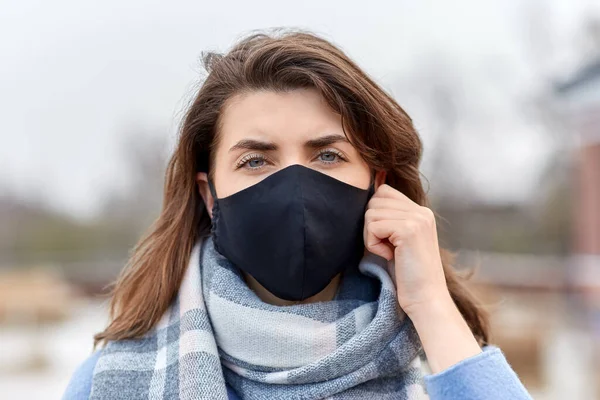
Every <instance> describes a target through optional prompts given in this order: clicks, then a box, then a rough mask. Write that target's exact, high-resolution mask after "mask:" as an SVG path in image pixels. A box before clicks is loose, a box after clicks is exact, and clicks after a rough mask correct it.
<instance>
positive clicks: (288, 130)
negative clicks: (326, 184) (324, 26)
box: [197, 89, 380, 212]
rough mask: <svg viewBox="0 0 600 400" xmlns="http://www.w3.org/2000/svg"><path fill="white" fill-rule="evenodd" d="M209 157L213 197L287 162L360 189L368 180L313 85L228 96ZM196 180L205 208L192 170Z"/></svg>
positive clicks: (201, 177)
mask: <svg viewBox="0 0 600 400" xmlns="http://www.w3.org/2000/svg"><path fill="white" fill-rule="evenodd" d="M214 159H215V162H214V165H213V168H214V178H213V179H214V185H215V189H216V192H217V197H218V198H223V197H227V196H230V195H232V194H234V193H236V192H239V191H240V190H242V189H245V188H247V187H249V186H252V185H254V184H256V183H258V182H260V181H261V180H263V179H264V178H266V177H267V176H269V175H270V174H272V173H274V172H277V171H279V170H281V169H283V168H286V167H288V166H290V165H293V164H300V165H303V166H305V167H309V168H312V169H314V170H316V171H319V172H322V173H324V174H327V175H329V176H331V177H333V178H335V179H338V180H340V181H343V182H345V183H348V184H350V185H353V186H356V187H358V188H361V189H367V188H368V187H369V183H370V170H369V166H368V165H367V163H366V162H365V161H364V160H363V159H362V158H361V156H360V154H359V153H358V151H357V150H356V149H355V148H354V147H353V146H352V145H351V144H350V142H348V140H347V139H346V137H345V135H344V131H343V129H342V121H341V116H340V115H338V114H336V113H335V112H333V111H332V110H331V108H329V106H328V105H327V104H326V103H325V100H324V99H323V98H322V97H321V96H320V94H319V93H318V92H317V91H316V90H314V89H299V90H293V91H289V92H283V93H282V92H272V91H256V92H250V93H243V94H240V95H236V96H234V97H232V98H231V99H229V100H228V101H227V103H226V104H225V107H224V109H223V113H222V115H221V126H220V129H219V140H218V144H217V147H216V150H215V154H214ZM378 178H380V177H378ZM378 180H379V179H378ZM197 181H198V184H199V189H200V192H201V194H202V197H203V198H204V200H205V204H206V206H207V209H208V210H209V212H211V211H212V206H213V199H212V196H211V195H210V191H209V190H208V186H207V177H206V174H205V173H198V176H197Z"/></svg>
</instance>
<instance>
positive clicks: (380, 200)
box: [367, 196, 414, 211]
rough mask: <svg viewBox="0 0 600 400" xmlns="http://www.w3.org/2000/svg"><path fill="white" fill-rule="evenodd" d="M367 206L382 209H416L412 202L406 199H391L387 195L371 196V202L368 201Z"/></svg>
mask: <svg viewBox="0 0 600 400" xmlns="http://www.w3.org/2000/svg"><path fill="white" fill-rule="evenodd" d="M367 208H368V209H369V208H381V209H390V210H405V211H410V210H414V209H413V208H412V207H411V205H410V204H407V203H406V202H404V201H399V200H398V199H390V198H386V197H375V196H373V197H371V199H370V200H369V202H368V203H367Z"/></svg>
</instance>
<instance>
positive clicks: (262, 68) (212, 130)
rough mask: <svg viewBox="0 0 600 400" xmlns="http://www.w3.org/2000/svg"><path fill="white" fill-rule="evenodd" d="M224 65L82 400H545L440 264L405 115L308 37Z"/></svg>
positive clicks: (78, 385)
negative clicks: (492, 341)
mask: <svg viewBox="0 0 600 400" xmlns="http://www.w3.org/2000/svg"><path fill="white" fill-rule="evenodd" d="M205 64H206V68H207V71H208V72H209V74H208V76H207V78H206V80H205V82H204V83H203V85H202V87H201V88H200V90H199V92H198V94H197V96H196V98H195V100H194V101H193V103H192V104H191V107H190V108H189V110H188V113H187V115H186V118H185V121H184V124H183V126H182V131H181V135H180V138H179V143H178V146H177V149H176V151H175V153H174V155H173V156H172V158H171V160H170V162H169V165H168V168H167V174H166V184H165V196H164V205H163V209H162V212H161V214H160V216H159V218H158V219H157V221H156V222H155V224H154V225H153V226H152V228H151V230H150V231H149V233H148V234H147V235H146V236H145V237H144V238H143V239H142V240H141V241H140V243H139V244H138V245H137V246H136V248H135V250H134V252H133V254H132V256H131V259H130V261H129V263H128V265H127V266H126V268H125V269H124V271H123V273H122V274H121V276H120V278H119V279H118V281H117V283H116V286H115V288H114V291H113V297H112V302H111V322H110V324H109V325H108V327H107V328H106V329H105V330H104V331H103V332H101V333H99V334H97V335H96V336H95V346H96V345H97V344H98V343H104V344H105V346H104V347H103V348H102V349H101V350H98V351H96V352H95V353H94V354H92V355H91V356H90V357H89V358H88V359H87V360H86V361H85V362H84V363H83V364H82V365H81V366H80V368H79V369H78V370H77V371H76V373H75V375H74V376H73V378H72V380H71V383H70V385H69V387H68V388H67V391H66V393H65V396H64V398H65V399H82V398H88V397H90V398H93V399H115V398H123V399H133V398H185V399H192V398H195V399H197V398H202V399H238V398H239V399H323V398H335V399H355V398H367V397H369V398H374V399H392V398H393V399H404V398H406V399H415V398H420V397H421V396H422V395H423V393H424V391H426V392H427V393H428V395H429V397H430V399H433V400H443V399H509V398H510V399H528V398H530V397H529V395H528V394H527V392H526V390H525V389H524V387H523V386H522V384H521V383H520V381H519V379H518V377H517V376H516V374H515V373H514V372H513V371H512V369H511V368H510V366H509V365H508V363H507V362H506V360H505V358H504V356H503V354H502V352H501V351H500V350H499V349H498V348H496V347H493V346H489V345H487V342H488V328H487V321H486V317H485V315H484V314H483V313H482V311H481V309H480V308H479V307H478V305H477V304H476V302H475V300H474V299H473V297H472V296H471V295H470V294H469V293H468V291H467V290H466V288H465V286H464V284H463V283H462V282H461V281H460V280H459V278H458V277H457V275H456V274H455V272H454V271H453V269H452V266H451V254H450V253H449V252H447V251H445V250H443V249H440V248H439V245H438V240H437V232H436V225H435V218H434V214H433V212H432V211H431V210H430V209H429V208H427V198H426V195H425V192H424V190H423V187H422V185H421V181H420V175H419V170H418V166H419V162H420V158H421V153H422V146H421V141H420V139H419V136H418V134H417V132H416V131H415V128H414V127H413V125H412V122H411V119H410V118H409V117H408V115H406V113H405V112H404V111H403V110H402V108H401V107H400V106H399V105H398V104H397V103H396V102H395V101H394V100H393V99H392V98H391V97H390V96H389V95H387V94H386V93H385V92H384V91H383V90H382V89H381V88H380V87H379V86H377V85H376V84H375V83H374V82H373V81H372V80H371V79H370V78H369V77H368V76H367V75H366V74H365V73H364V72H362V71H361V70H360V69H359V68H358V67H357V66H356V64H354V63H353V62H352V61H351V60H349V59H348V57H347V56H346V55H345V54H344V53H342V52H341V51H340V50H339V49H337V48H336V47H334V46H333V45H332V44H330V43H328V42H327V41H325V40H323V39H321V38H319V37H316V36H314V35H312V34H308V33H302V32H288V33H284V34H280V35H279V36H273V37H272V36H267V35H262V34H261V35H254V36H251V37H249V38H247V39H245V40H242V41H241V42H240V43H238V44H237V45H236V46H235V47H234V48H233V49H232V50H231V51H230V52H229V53H228V54H226V55H224V56H221V55H217V54H209V55H208V56H207V57H205ZM480 346H483V349H482V348H481V347H480ZM423 353H424V354H423ZM421 355H425V356H426V359H427V362H428V365H429V368H430V369H431V374H429V375H427V376H425V377H424V378H423V376H422V372H421V368H420V362H419V360H420V356H421Z"/></svg>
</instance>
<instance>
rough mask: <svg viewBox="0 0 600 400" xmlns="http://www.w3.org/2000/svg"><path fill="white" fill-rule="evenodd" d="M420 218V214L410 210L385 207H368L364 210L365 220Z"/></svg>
mask: <svg viewBox="0 0 600 400" xmlns="http://www.w3.org/2000/svg"><path fill="white" fill-rule="evenodd" d="M412 218H420V216H419V215H418V214H416V213H414V212H411V211H405V210H394V209H386V208H369V209H368V210H367V211H365V222H373V221H382V220H386V219H389V220H403V219H412Z"/></svg>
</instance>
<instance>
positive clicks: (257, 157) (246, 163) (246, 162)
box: [236, 154, 268, 170]
mask: <svg viewBox="0 0 600 400" xmlns="http://www.w3.org/2000/svg"><path fill="white" fill-rule="evenodd" d="M267 162H268V161H267V159H266V158H265V157H264V156H263V155H261V154H248V155H246V156H244V157H243V158H242V159H241V160H240V161H239V162H238V163H237V165H236V169H240V168H245V169H249V170H253V169H260V168H262V167H264V166H265V165H267Z"/></svg>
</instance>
